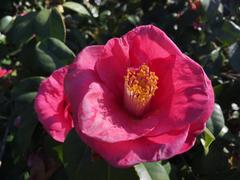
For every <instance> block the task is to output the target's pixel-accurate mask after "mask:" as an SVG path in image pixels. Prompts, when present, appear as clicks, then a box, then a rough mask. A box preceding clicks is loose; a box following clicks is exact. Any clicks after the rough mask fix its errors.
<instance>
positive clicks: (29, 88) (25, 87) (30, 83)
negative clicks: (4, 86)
mask: <svg viewBox="0 0 240 180" xmlns="http://www.w3.org/2000/svg"><path fill="white" fill-rule="evenodd" d="M44 79H45V78H44V77H41V76H38V77H29V78H26V79H23V80H21V81H20V82H19V83H18V84H17V85H16V86H14V88H13V89H12V90H11V95H12V97H13V98H16V97H17V96H19V95H21V94H24V93H26V92H34V91H38V87H39V84H40V83H41V81H42V80H44Z"/></svg>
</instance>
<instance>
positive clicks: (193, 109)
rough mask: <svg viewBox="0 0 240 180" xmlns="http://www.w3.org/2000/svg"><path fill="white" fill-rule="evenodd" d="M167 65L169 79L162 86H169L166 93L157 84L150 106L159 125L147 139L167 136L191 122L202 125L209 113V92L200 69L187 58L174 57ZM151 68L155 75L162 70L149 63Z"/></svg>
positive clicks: (211, 96)
mask: <svg viewBox="0 0 240 180" xmlns="http://www.w3.org/2000/svg"><path fill="white" fill-rule="evenodd" d="M169 60H170V59H169ZM171 61H174V63H173V64H174V65H173V66H172V68H171V69H168V71H169V72H168V73H167V74H166V76H170V77H169V78H167V77H164V79H168V80H169V81H170V82H169V81H168V82H165V83H170V84H172V86H169V88H167V90H166V89H165V87H164V84H161V83H160V85H159V89H158V92H157V94H156V96H155V97H154V98H153V102H152V106H155V109H157V111H158V112H159V113H158V114H157V116H158V118H159V124H158V126H156V128H155V129H154V130H153V131H152V132H151V133H150V134H148V135H149V136H155V135H158V134H161V133H164V132H168V131H170V130H171V129H174V128H176V127H181V126H184V125H186V124H191V123H193V122H195V121H196V122H198V123H200V124H204V123H205V122H206V121H207V119H208V117H209V116H210V115H211V113H212V111H213V105H214V94H213V89H212V86H211V82H210V81H209V79H208V78H207V76H206V74H205V73H204V71H203V70H202V68H201V66H200V65H198V64H197V63H195V62H194V61H193V60H191V59H190V58H188V57H187V56H182V57H180V56H177V57H176V58H175V59H172V60H171ZM169 63H170V62H169ZM152 64H153V66H152V67H153V68H155V69H154V71H155V72H160V70H162V68H161V66H162V64H163V61H162V60H155V61H152ZM169 67H170V66H169ZM159 79H161V75H160V77H159ZM160 82H161V80H160ZM161 87H163V91H162V92H161Z"/></svg>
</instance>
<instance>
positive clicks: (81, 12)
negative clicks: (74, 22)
mask: <svg viewBox="0 0 240 180" xmlns="http://www.w3.org/2000/svg"><path fill="white" fill-rule="evenodd" d="M63 7H65V8H68V9H70V10H72V11H75V12H77V13H78V14H79V15H81V16H90V14H89V12H88V10H87V9H86V8H85V7H84V6H83V5H82V4H80V3H76V2H72V1H67V2H65V3H64V4H63Z"/></svg>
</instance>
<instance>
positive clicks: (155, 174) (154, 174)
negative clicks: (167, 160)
mask: <svg viewBox="0 0 240 180" xmlns="http://www.w3.org/2000/svg"><path fill="white" fill-rule="evenodd" d="M134 168H135V170H136V172H137V174H138V176H139V178H140V180H169V176H168V173H167V172H166V170H165V168H164V167H163V166H162V165H161V164H160V163H159V162H154V163H141V164H138V165H135V166H134Z"/></svg>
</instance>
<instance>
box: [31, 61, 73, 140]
mask: <svg viewBox="0 0 240 180" xmlns="http://www.w3.org/2000/svg"><path fill="white" fill-rule="evenodd" d="M67 68H68V67H67V66H65V67H63V68H60V69H58V70H56V71H55V72H53V74H52V75H51V76H50V77H49V78H48V79H46V80H44V81H42V83H41V85H40V87H39V91H38V94H37V96H36V99H35V104H34V106H35V110H36V112H37V115H38V119H39V121H40V122H41V123H42V125H43V126H44V128H45V129H46V130H47V131H48V133H49V134H50V135H51V136H52V137H53V138H54V139H55V140H57V141H60V142H63V141H64V140H65V138H66V136H67V134H68V132H69V131H70V130H71V128H72V127H73V123H72V117H71V112H70V107H69V106H70V105H69V103H68V102H67V101H66V99H65V95H64V88H63V82H64V77H65V75H66V74H67Z"/></svg>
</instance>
